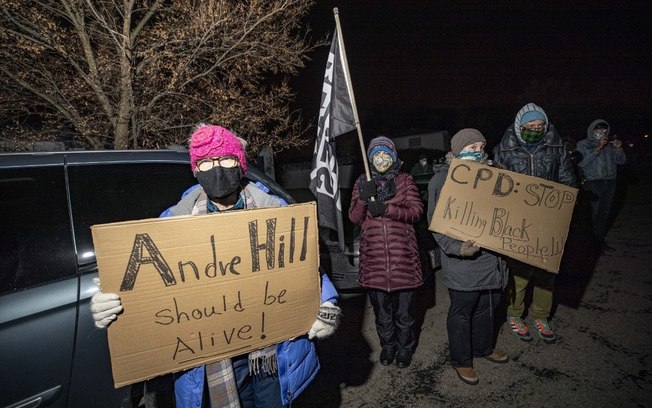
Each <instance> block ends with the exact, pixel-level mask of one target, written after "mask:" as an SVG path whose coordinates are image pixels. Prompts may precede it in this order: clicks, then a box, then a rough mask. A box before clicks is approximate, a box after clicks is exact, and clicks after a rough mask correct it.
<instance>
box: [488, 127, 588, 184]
mask: <svg viewBox="0 0 652 408" xmlns="http://www.w3.org/2000/svg"><path fill="white" fill-rule="evenodd" d="M494 164H495V165H497V166H498V167H504V168H505V169H507V170H510V171H514V172H516V173H521V174H525V175H528V176H535V177H539V178H542V179H546V180H550V181H554V182H556V183H562V184H565V185H567V186H571V187H576V186H577V180H576V178H575V171H574V170H573V163H572V162H571V158H570V154H569V153H568V149H566V146H564V143H563V141H562V140H561V137H560V136H559V134H558V133H557V130H556V129H555V127H554V126H553V125H552V124H551V125H549V127H548V132H547V133H546V134H545V135H544V137H543V139H542V140H541V142H540V143H539V144H538V145H536V146H533V147H532V150H531V151H530V150H529V149H528V148H527V147H526V146H524V145H523V144H522V143H520V142H519V140H518V138H517V137H516V134H515V133H514V126H513V125H512V126H510V127H509V128H507V130H505V134H504V135H503V138H502V140H501V141H500V143H499V144H498V145H497V146H496V147H495V148H494Z"/></svg>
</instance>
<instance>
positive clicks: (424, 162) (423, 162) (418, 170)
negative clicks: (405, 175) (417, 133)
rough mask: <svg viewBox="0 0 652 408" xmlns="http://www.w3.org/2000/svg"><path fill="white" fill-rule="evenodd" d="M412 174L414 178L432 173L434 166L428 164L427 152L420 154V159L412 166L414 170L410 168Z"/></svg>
mask: <svg viewBox="0 0 652 408" xmlns="http://www.w3.org/2000/svg"><path fill="white" fill-rule="evenodd" d="M410 174H411V175H412V177H414V178H416V177H418V176H423V175H427V176H430V175H432V167H431V166H430V165H429V164H428V156H426V155H425V154H422V155H420V156H419V161H418V162H417V163H416V164H415V165H414V166H412V170H410Z"/></svg>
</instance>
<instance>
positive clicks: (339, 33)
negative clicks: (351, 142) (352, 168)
mask: <svg viewBox="0 0 652 408" xmlns="http://www.w3.org/2000/svg"><path fill="white" fill-rule="evenodd" d="M333 14H334V15H335V27H336V28H337V40H338V41H339V49H340V54H341V55H340V56H341V58H342V65H343V68H344V78H345V79H346V85H347V89H348V91H349V99H351V108H352V110H353V120H354V121H355V128H356V129H357V131H358V141H359V142H360V152H361V153H362V163H363V164H364V172H365V174H366V176H367V181H369V180H371V172H370V171H369V162H368V161H367V155H366V151H367V149H365V146H364V140H363V139H362V128H361V127H360V119H359V118H358V107H357V106H356V104H355V96H353V86H352V84H351V75H350V74H349V62H348V61H347V59H346V49H345V48H344V37H343V36H342V27H341V26H340V13H339V10H338V9H337V7H335V8H333Z"/></svg>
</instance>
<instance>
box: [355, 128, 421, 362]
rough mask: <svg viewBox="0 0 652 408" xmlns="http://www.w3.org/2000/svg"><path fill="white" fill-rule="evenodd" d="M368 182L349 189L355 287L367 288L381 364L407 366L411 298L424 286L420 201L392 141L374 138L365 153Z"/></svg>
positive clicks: (362, 180)
mask: <svg viewBox="0 0 652 408" xmlns="http://www.w3.org/2000/svg"><path fill="white" fill-rule="evenodd" d="M367 157H368V159H369V161H370V162H371V166H370V167H371V175H372V178H371V180H369V181H367V178H366V176H365V175H364V174H363V175H361V176H360V177H359V178H358V179H357V181H356V182H355V184H354V186H353V193H352V197H351V205H350V207H349V218H350V219H351V222H353V223H354V224H356V225H360V227H361V229H360V275H359V278H358V281H359V283H360V286H362V287H364V288H366V289H368V291H369V292H368V293H369V299H370V301H371V305H372V306H373V309H374V314H375V316H376V319H375V322H376V331H377V333H378V337H379V339H380V345H381V347H382V351H381V353H380V363H381V364H382V365H390V364H392V362H393V361H394V358H396V365H397V366H398V367H400V368H405V367H408V366H409V365H410V364H411V362H412V354H413V353H414V349H415V347H416V333H415V331H416V330H415V327H414V325H415V318H414V296H415V289H416V288H418V287H419V286H421V285H422V284H423V277H422V273H421V262H420V258H419V248H418V246H417V239H416V235H415V231H414V226H413V224H415V223H417V222H419V219H420V218H421V216H422V215H423V202H422V201H421V198H420V196H419V190H418V188H417V186H416V184H415V183H414V179H413V178H412V176H411V175H410V174H408V173H406V172H403V171H401V166H402V164H403V162H402V161H400V160H399V158H398V154H397V152H396V147H395V146H394V143H393V142H392V141H391V140H390V139H389V138H387V137H384V136H379V137H376V138H374V139H373V140H372V141H371V142H370V144H369V148H368V149H367Z"/></svg>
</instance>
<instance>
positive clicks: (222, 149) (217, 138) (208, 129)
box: [190, 125, 247, 174]
mask: <svg viewBox="0 0 652 408" xmlns="http://www.w3.org/2000/svg"><path fill="white" fill-rule="evenodd" d="M221 156H235V157H237V158H238V161H239V162H240V168H241V169H242V174H245V173H247V158H246V156H245V152H244V149H243V148H242V144H241V143H240V141H239V140H238V138H237V137H236V136H235V135H234V134H233V133H232V132H231V131H230V130H228V129H225V128H223V127H221V126H215V125H203V126H201V127H199V128H198V129H197V130H196V131H195V133H193V134H192V136H191V137H190V167H192V170H193V171H195V170H196V168H197V162H198V161H199V160H201V159H206V158H208V157H221Z"/></svg>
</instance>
